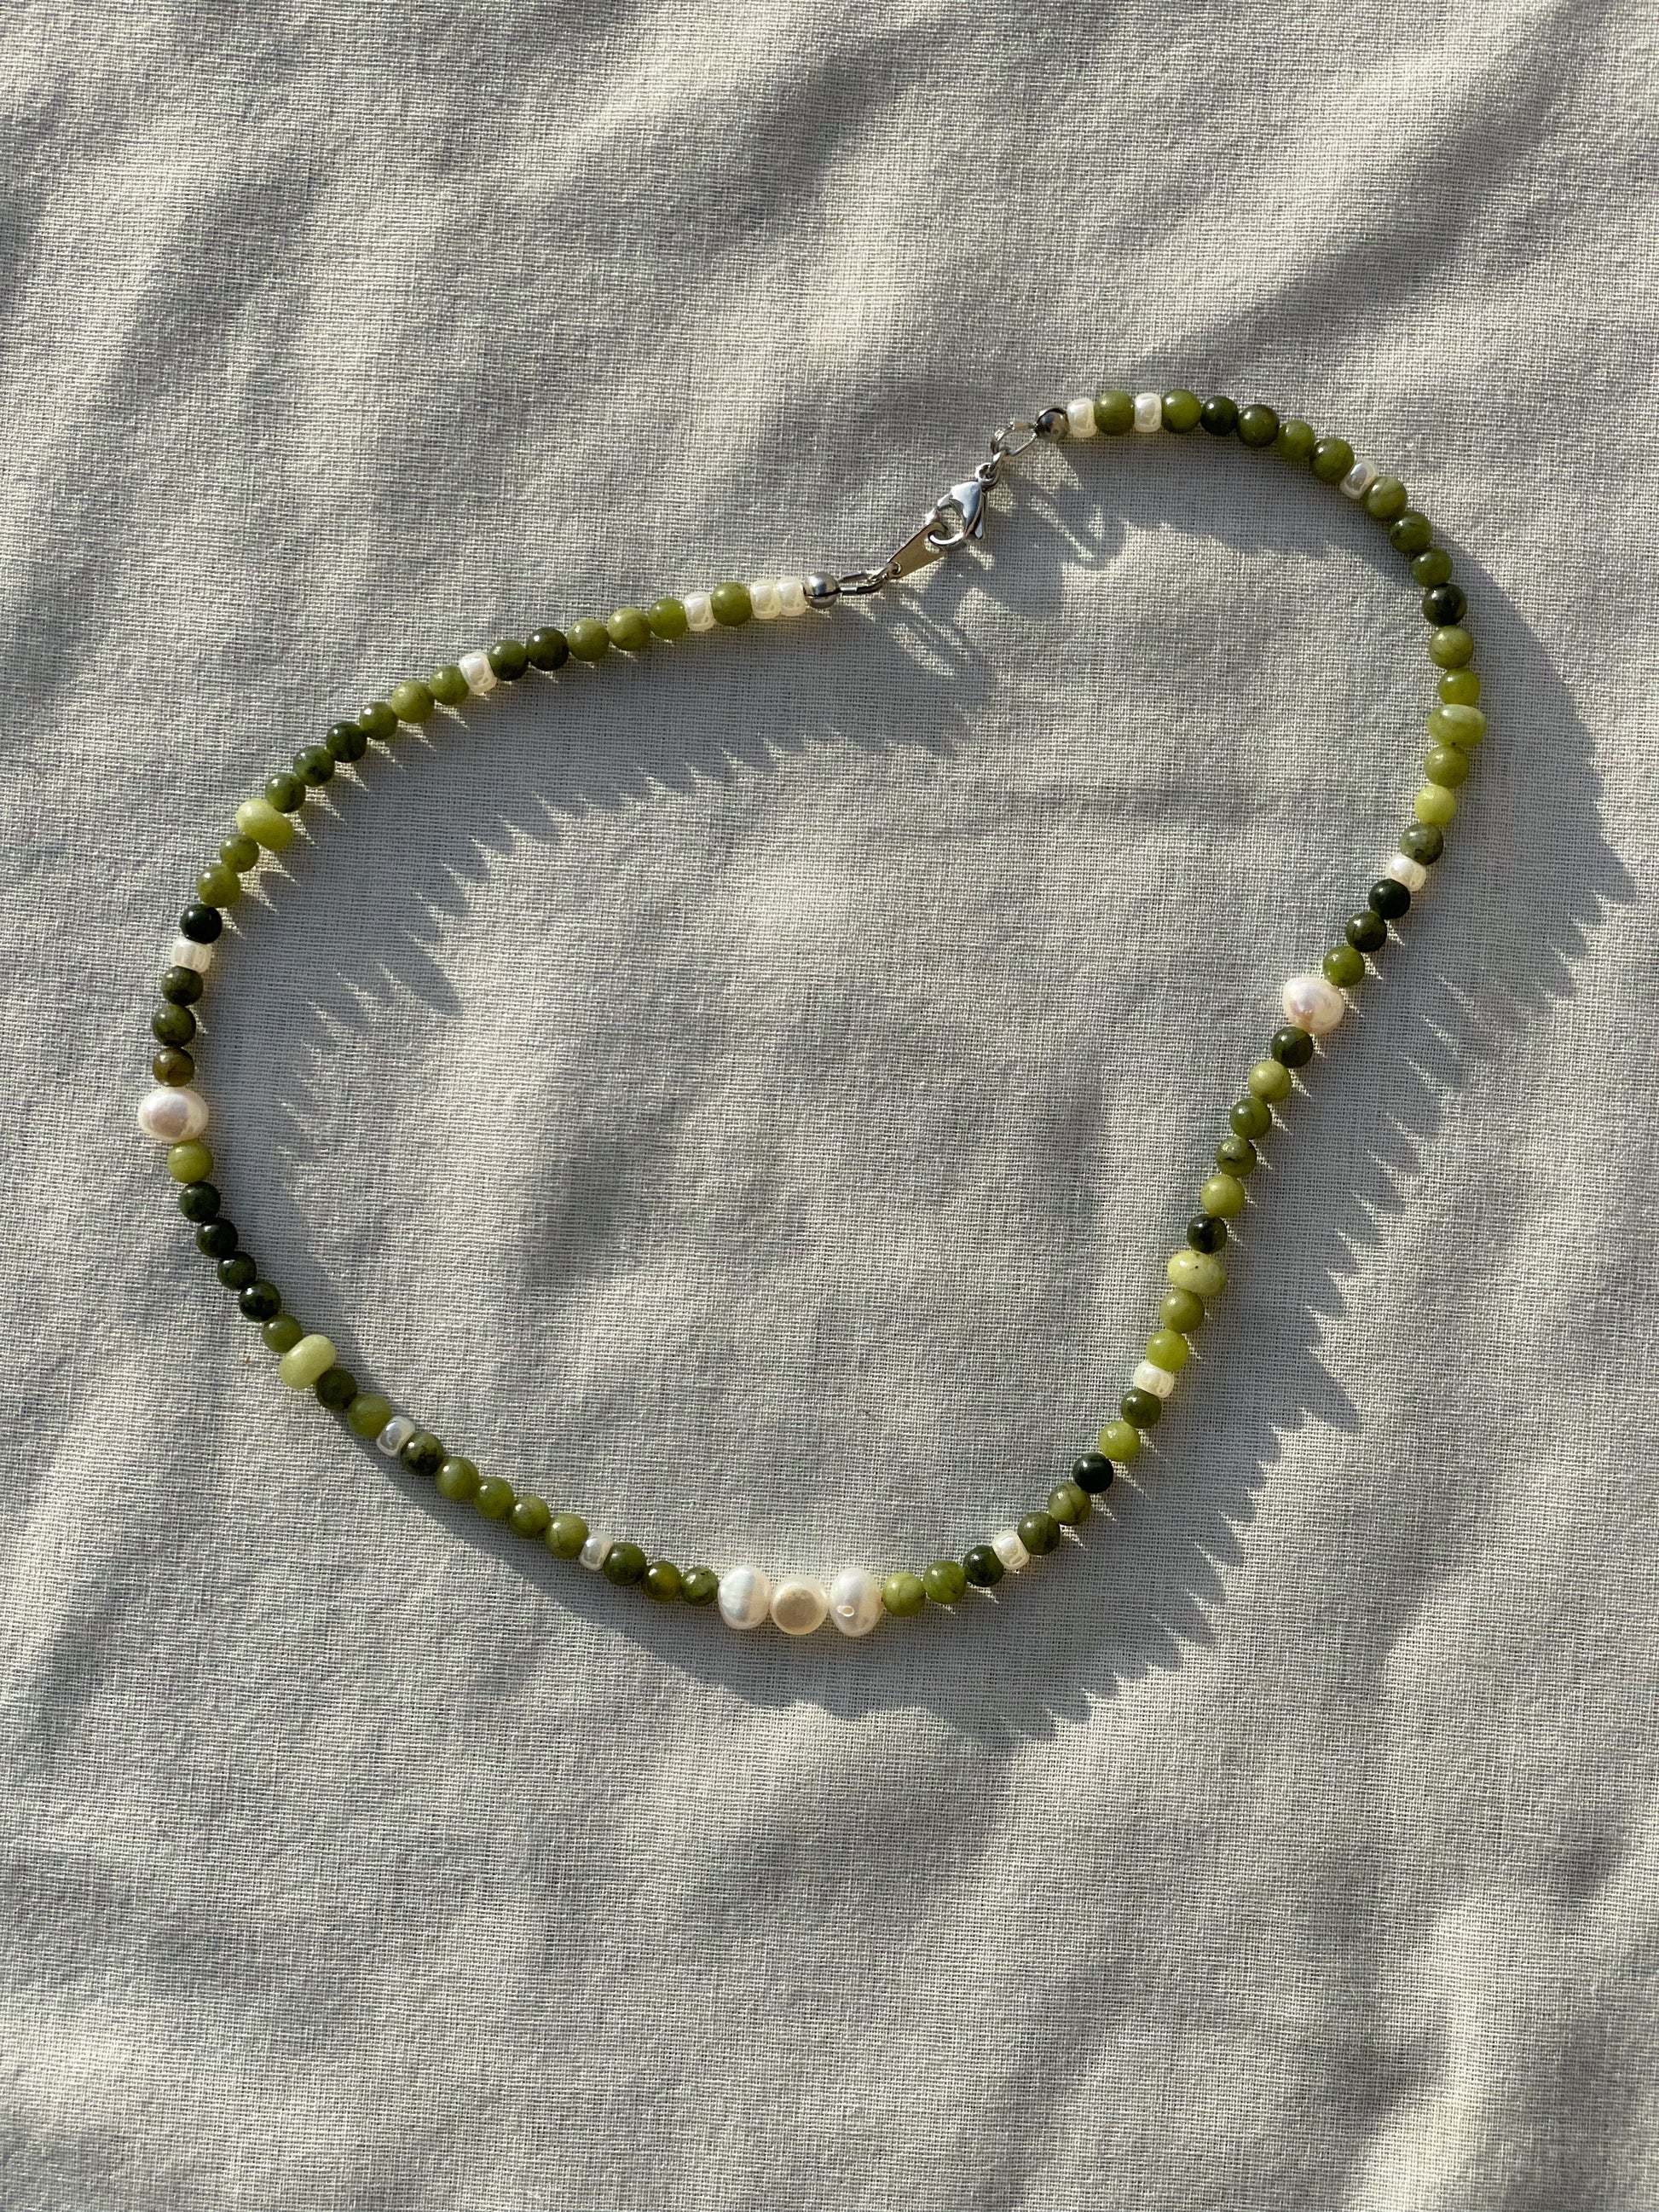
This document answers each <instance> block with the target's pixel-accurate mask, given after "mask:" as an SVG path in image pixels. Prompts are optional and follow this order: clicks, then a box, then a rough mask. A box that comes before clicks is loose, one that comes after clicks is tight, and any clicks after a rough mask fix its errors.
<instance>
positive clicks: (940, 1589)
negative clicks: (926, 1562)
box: [921, 1559, 968, 1605]
mask: <svg viewBox="0 0 1659 2212" xmlns="http://www.w3.org/2000/svg"><path fill="white" fill-rule="evenodd" d="M921 1586H922V1588H923V1589H925V1590H926V1591H927V1595H928V1596H929V1597H930V1598H932V1599H933V1603H934V1604H935V1605H957V1604H958V1603H960V1601H961V1600H962V1598H963V1595H964V1594H965V1593H966V1591H967V1588H968V1577H967V1576H966V1575H965V1574H964V1573H963V1569H962V1563H961V1561H960V1560H959V1559H935V1560H934V1561H933V1565H932V1566H931V1567H924V1568H923V1569H922V1571H921Z"/></svg>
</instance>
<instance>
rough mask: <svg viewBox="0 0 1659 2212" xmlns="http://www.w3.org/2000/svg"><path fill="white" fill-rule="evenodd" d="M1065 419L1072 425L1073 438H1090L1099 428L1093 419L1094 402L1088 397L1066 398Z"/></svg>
mask: <svg viewBox="0 0 1659 2212" xmlns="http://www.w3.org/2000/svg"><path fill="white" fill-rule="evenodd" d="M1066 421H1067V422H1069V423H1070V424H1071V426H1072V435H1073V437H1074V438H1092V437H1093V436H1094V435H1096V433H1097V431H1098V429H1099V428H1100V425H1099V424H1098V423H1097V422H1096V420H1095V403H1094V401H1093V400H1092V399H1089V398H1079V399H1068V400H1067V401H1066Z"/></svg>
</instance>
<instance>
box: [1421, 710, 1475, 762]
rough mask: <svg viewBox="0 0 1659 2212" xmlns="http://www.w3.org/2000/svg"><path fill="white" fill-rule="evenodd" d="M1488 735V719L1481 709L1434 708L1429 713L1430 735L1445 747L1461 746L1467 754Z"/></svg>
mask: <svg viewBox="0 0 1659 2212" xmlns="http://www.w3.org/2000/svg"><path fill="white" fill-rule="evenodd" d="M1429 735H1430V736H1431V738H1434V739H1436V741H1437V743H1438V744H1443V745H1461V746H1462V748H1463V750H1465V751H1466V752H1467V751H1468V750H1471V749H1472V748H1473V747H1474V746H1475V745H1478V744H1480V741H1481V739H1482V738H1484V737H1485V736H1486V716H1485V715H1484V714H1482V713H1481V711H1480V708H1479V707H1464V706H1461V705H1452V706H1439V707H1434V708H1431V709H1430V712H1429Z"/></svg>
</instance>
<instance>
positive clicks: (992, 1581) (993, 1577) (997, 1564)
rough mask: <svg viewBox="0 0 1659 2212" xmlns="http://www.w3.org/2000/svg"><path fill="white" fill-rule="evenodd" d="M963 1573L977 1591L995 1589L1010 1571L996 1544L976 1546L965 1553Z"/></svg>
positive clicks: (963, 1556)
mask: <svg viewBox="0 0 1659 2212" xmlns="http://www.w3.org/2000/svg"><path fill="white" fill-rule="evenodd" d="M962 1571H963V1574H965V1575H966V1576H967V1577H968V1579H969V1582H970V1583H972V1584H973V1585H974V1588H975V1589H995V1588H996V1586H997V1584H998V1583H1000V1581H1001V1580H1002V1578H1003V1577H1004V1576H1005V1575H1006V1573H1007V1571H1008V1570H1007V1568H1006V1566H1005V1565H1003V1563H1002V1560H1001V1559H1000V1556H999V1555H998V1553H997V1549H996V1547H995V1546H994V1544H975V1546H974V1547H973V1548H972V1549H971V1550H970V1551H967V1552H964V1553H963V1555H962Z"/></svg>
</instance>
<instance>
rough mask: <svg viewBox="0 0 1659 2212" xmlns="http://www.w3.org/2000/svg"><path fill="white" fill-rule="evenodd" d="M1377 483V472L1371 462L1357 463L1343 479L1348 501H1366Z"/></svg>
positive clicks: (1343, 488) (1343, 487)
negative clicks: (1365, 497)
mask: <svg viewBox="0 0 1659 2212" xmlns="http://www.w3.org/2000/svg"><path fill="white" fill-rule="evenodd" d="M1374 483H1376V470H1375V469H1374V468H1373V467H1372V466H1371V465H1370V462H1369V461H1356V462H1355V463H1354V465H1353V466H1352V468H1351V469H1350V470H1349V471H1348V473H1347V475H1346V476H1345V477H1343V479H1342V491H1343V495H1344V496H1345V497H1346V498H1348V499H1364V496H1365V495H1366V493H1367V492H1368V491H1369V490H1370V488H1371V486H1372V485H1373V484H1374Z"/></svg>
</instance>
